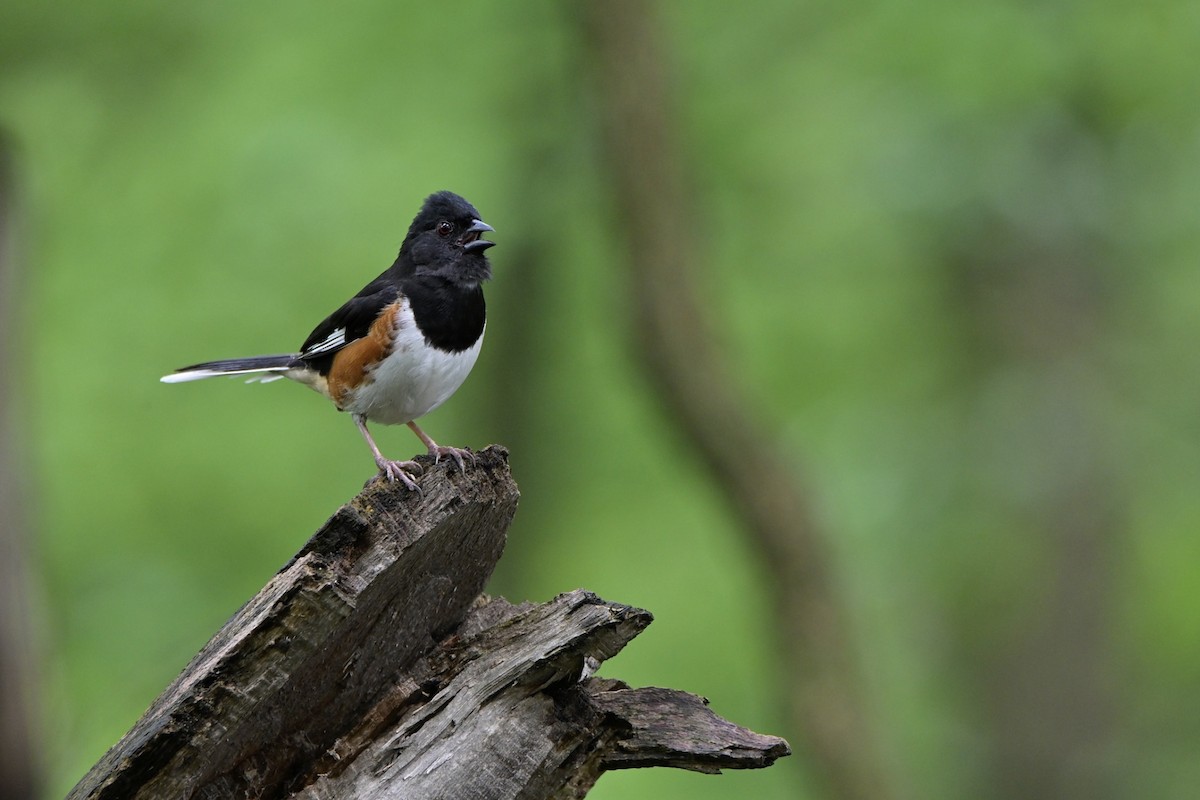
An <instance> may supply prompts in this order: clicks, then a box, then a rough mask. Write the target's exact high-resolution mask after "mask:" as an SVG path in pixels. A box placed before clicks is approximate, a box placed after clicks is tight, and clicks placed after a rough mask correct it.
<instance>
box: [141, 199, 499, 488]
mask: <svg viewBox="0 0 1200 800" xmlns="http://www.w3.org/2000/svg"><path fill="white" fill-rule="evenodd" d="M491 230H494V229H493V228H492V227H491V226H490V225H488V224H487V223H486V222H484V221H483V220H482V219H480V218H479V212H478V211H476V210H475V207H474V206H472V205H471V204H470V203H468V202H467V201H466V200H464V199H463V198H462V197H459V196H458V195H456V194H454V193H453V192H438V193H436V194H433V195H430V196H429V197H428V198H426V200H425V203H424V205H423V206H422V207H421V211H420V213H418V214H417V216H416V218H415V219H414V220H413V223H412V226H411V227H409V229H408V234H407V235H406V236H405V237H404V242H403V244H401V245H400V254H399V255H398V256H397V257H396V261H395V263H393V264H392V266H390V267H388V268H387V269H386V270H385V271H384V272H383V274H382V275H380V276H379V277H378V278H376V279H375V280H373V281H371V282H370V283H368V284H367V285H366V286H365V287H364V288H363V290H362V291H360V292H359V293H358V294H356V295H355V296H354V297H352V298H350V300H348V301H347V302H346V304H345V305H343V306H342V307H341V308H339V309H338V310H337V311H334V312H333V313H332V314H330V315H329V316H328V317H326V318H325V319H324V321H322V322H321V324H320V325H318V326H317V327H316V328H314V329H313V332H312V333H310V334H309V335H308V338H307V339H306V340H305V341H304V344H303V345H301V347H300V352H299V353H285V354H280V355H273V356H252V357H250V358H232V359H227V360H224V361H208V362H205V363H203V364H193V365H192V366H190V367H182V368H181V369H177V370H175V372H173V373H171V374H170V375H165V376H163V378H162V381H163V382H164V383H182V382H184V381H194V380H199V379H201V378H211V377H214V376H216V375H246V374H248V375H253V376H254V377H252V378H251V381H254V380H260V381H262V382H264V383H266V382H269V381H273V380H278V379H279V378H290V379H291V380H294V381H296V382H297V383H302V384H304V385H305V386H308V387H311V388H312V389H315V390H316V391H318V392H320V393H321V394H323V395H325V396H326V397H328V398H329V399H330V400H332V401H333V404H334V405H335V406H337V409H338V410H339V411H348V412H349V413H350V416H351V417H352V418H353V419H354V423H355V424H356V425H357V426H358V429H359V430H360V431H361V432H362V435H363V438H364V439H366V440H367V445H368V446H369V447H370V448H371V454H372V455H373V456H374V457H375V464H376V465H377V466H378V467H379V470H380V472H381V473H382V474H383V475H385V476H386V477H387V479H388V480H389V481H400V482H401V483H403V484H404V485H405V486H407V487H408V488H409V489H414V490H415V489H416V488H417V484H416V483H415V482H414V480H413V476H414V474H420V472H421V467H420V465H419V464H417V463H416V462H415V461H392V460H390V459H387V458H384V456H383V454H382V453H380V452H379V446H378V445H376V444H375V440H374V439H373V438H371V433H370V431H368V430H367V421H368V420H370V421H371V422H378V423H380V424H383V425H398V424H400V423H405V424H407V425H408V427H410V428H412V431H413V433H415V434H416V435H417V436H418V437H419V438H420V440H421V441H422V442H423V443H424V444H425V447H427V448H428V449H429V453H430V455H432V456H433V457H434V461H435V462H436V461H439V460H441V458H442V457H443V456H448V457H450V458H452V459H454V461H455V463H456V464H458V468H459V469H460V470H462V469H464V466H463V459H464V458H466V459H469V460H470V461H471V462H472V463H474V460H475V457H474V455H472V453H471V451H470V450H465V449H462V448H458V447H444V446H442V445H439V444H438V443H437V442H435V441H433V439H431V438H429V436H428V435H426V433H425V432H424V431H423V430H421V429H420V428H419V427H418V426H417V423H416V422H415V420H416V419H417V418H419V417H421V416H424V415H425V414H428V413H429V412H430V411H433V410H434V409H435V408H437V407H438V406H440V405H441V404H442V403H444V402H446V400H447V399H449V397H450V395H452V394H454V392H455V390H457V389H458V387H459V386H461V385H462V382H463V380H465V379H466V377H467V373H469V372H470V371H471V367H473V366H474V365H475V359H476V358H477V357H478V356H479V348H480V345H482V344H483V332H484V328H485V325H486V313H485V307H484V302H483V288H482V284H483V282H484V281H486V280H487V279H489V278H490V277H491V276H492V271H491V266H490V265H489V264H488V260H487V257H486V256H485V255H484V251H485V250H487V249H488V248H489V247H491V246H492V245H493V244H495V242H491V241H488V240H487V239H483V238H481V237H482V235H483V234H484V233H486V232H487V231H491Z"/></svg>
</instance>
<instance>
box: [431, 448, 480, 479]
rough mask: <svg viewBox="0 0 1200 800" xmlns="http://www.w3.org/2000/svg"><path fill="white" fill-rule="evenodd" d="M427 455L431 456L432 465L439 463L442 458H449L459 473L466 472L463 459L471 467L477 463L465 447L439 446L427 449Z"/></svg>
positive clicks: (472, 454)
mask: <svg viewBox="0 0 1200 800" xmlns="http://www.w3.org/2000/svg"><path fill="white" fill-rule="evenodd" d="M429 455H431V456H433V463H435V464H438V463H441V460H442V456H449V457H450V458H452V459H453V460H454V463H455V464H457V465H458V471H459V472H466V471H467V468H466V465H465V463H464V459H465V460H466V461H470V462H471V466H472V467H473V466H475V464H476V463H477V461H476V458H475V454H474V453H472V452H471V451H470V450H468V449H466V448H465V447H446V446H444V445H440V444H439V445H437V446H436V447H431V448H429Z"/></svg>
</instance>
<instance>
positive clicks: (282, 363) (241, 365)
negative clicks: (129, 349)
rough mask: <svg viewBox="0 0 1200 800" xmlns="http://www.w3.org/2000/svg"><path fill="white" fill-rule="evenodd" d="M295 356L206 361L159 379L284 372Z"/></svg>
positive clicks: (181, 380)
mask: <svg viewBox="0 0 1200 800" xmlns="http://www.w3.org/2000/svg"><path fill="white" fill-rule="evenodd" d="M297 358H298V356H297V355H296V354H295V353H281V354H280V355H277V356H251V357H250V358H228V359H225V360H224V361H206V362H204V363H203V364H193V365H192V366H190V367H180V368H179V369H177V370H175V371H174V372H172V373H171V374H170V375H164V376H163V377H162V378H161V379H160V380H162V382H163V383H183V382H184V381H198V380H200V379H201V378H212V377H214V376H216V375H244V374H246V373H254V372H285V371H287V370H288V369H291V368H292V366H294V365H297Z"/></svg>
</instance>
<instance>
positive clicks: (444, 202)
mask: <svg viewBox="0 0 1200 800" xmlns="http://www.w3.org/2000/svg"><path fill="white" fill-rule="evenodd" d="M490 230H492V226H491V225H488V224H487V223H486V222H484V221H483V220H482V219H480V218H479V212H478V211H476V210H475V206H473V205H471V204H470V203H468V202H467V201H466V200H464V199H463V198H462V197H459V196H458V195H456V194H454V192H437V193H436V194H431V195H429V197H427V198H425V204H424V205H423V206H421V211H420V213H418V214H417V216H416V219H414V220H413V223H412V225H411V226H410V227H409V229H408V235H407V236H405V237H404V244H402V245H401V246H400V257H399V259H397V265H398V266H400V268H401V269H402V270H403V271H404V272H405V273H407V274H410V275H431V274H432V275H439V276H441V277H444V278H446V279H448V280H451V281H454V282H455V283H458V284H460V285H464V286H471V285H475V286H478V285H479V284H480V283H482V282H483V281H486V280H487V279H488V278H490V277H492V268H491V266H490V265H489V264H488V260H487V258H486V257H485V256H484V251H485V250H487V249H488V248H489V247H491V246H492V245H494V244H495V242H489V241H488V240H486V239H483V238H481V237H482V236H483V234H484V233H486V232H487V231H490Z"/></svg>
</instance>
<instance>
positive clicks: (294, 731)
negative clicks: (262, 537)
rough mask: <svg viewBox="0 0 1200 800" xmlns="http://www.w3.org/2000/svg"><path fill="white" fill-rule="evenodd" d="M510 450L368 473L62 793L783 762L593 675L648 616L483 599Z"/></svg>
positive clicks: (574, 790) (508, 787) (342, 791)
mask: <svg viewBox="0 0 1200 800" xmlns="http://www.w3.org/2000/svg"><path fill="white" fill-rule="evenodd" d="M507 455H508V454H507V452H506V451H505V450H504V449H503V448H500V447H495V446H493V447H490V448H488V449H487V450H484V451H483V452H481V453H480V454H479V463H478V465H477V466H475V467H474V468H471V469H469V470H468V471H467V473H466V474H465V475H464V474H461V473H459V472H458V471H457V470H456V469H450V468H448V467H447V465H445V464H443V465H440V466H437V467H434V466H433V465H432V463H430V462H428V461H427V462H425V463H426V465H427V471H426V474H425V475H424V477H423V478H422V480H421V489H422V494H420V495H417V494H415V493H410V492H408V491H406V490H405V489H404V488H402V487H399V486H393V485H389V484H387V483H385V482H383V481H379V480H373V481H371V482H370V483H369V484H368V485H367V487H366V488H365V489H364V490H363V492H362V493H361V494H359V495H358V496H357V497H355V498H354V499H353V500H352V501H351V502H350V503H348V504H347V505H345V506H343V507H342V508H341V509H339V510H338V512H337V513H336V514H334V515H333V517H331V518H330V519H329V521H328V522H326V523H325V525H324V526H323V527H322V528H321V529H320V530H319V531H317V533H316V534H315V535H314V536H313V537H312V539H311V540H310V541H309V542H308V544H306V545H305V546H304V548H303V549H302V550H301V551H300V552H299V553H298V554H297V555H296V556H295V558H293V559H292V560H291V561H290V562H289V563H288V564H287V565H286V566H284V568H283V569H282V570H280V571H279V573H278V574H277V575H275V577H273V578H272V579H271V580H270V582H268V583H267V585H266V586H265V587H263V589H262V590H261V591H260V592H259V593H258V594H257V595H256V596H255V597H254V598H252V599H251V600H250V601H249V602H248V603H246V605H244V606H243V607H242V608H241V609H240V610H239V611H238V612H237V614H236V615H234V617H233V618H232V619H231V620H230V621H229V622H228V623H226V624H225V626H224V627H223V628H222V629H221V630H220V631H218V632H217V634H216V635H215V636H214V637H213V638H212V640H211V641H209V643H208V644H207V645H205V647H204V649H203V650H201V651H200V653H199V654H198V655H197V656H196V657H195V658H194V659H192V662H191V663H190V664H188V666H187V668H186V669H184V671H183V673H182V674H181V675H180V676H179V677H178V678H177V679H176V680H175V682H174V683H172V684H171V685H170V686H169V687H168V688H167V689H166V691H164V692H163V693H162V695H161V696H160V697H159V698H158V699H157V700H156V701H155V702H154V704H153V705H152V706H151V707H150V709H149V710H148V711H147V712H146V714H145V715H144V716H143V717H142V718H141V720H139V721H138V722H137V724H136V725H134V727H133V729H132V730H130V731H129V733H127V734H126V735H125V736H124V737H123V738H122V739H121V740H120V741H119V742H118V743H117V744H116V745H115V746H114V747H113V748H112V749H111V750H109V752H108V753H107V754H106V755H105V756H104V757H103V758H102V759H101V760H100V762H99V763H97V764H96V766H95V767H93V769H92V770H91V772H89V773H88V774H87V775H86V776H85V777H84V778H83V780H81V781H80V782H79V784H78V785H77V786H76V787H75V788H74V789H73V790H72V792H71V794H70V795H69V798H71V799H78V800H83V798H88V799H89V800H101V799H104V800H118V798H120V799H121V800H125V799H126V798H231V797H253V798H305V799H310V800H318V798H319V799H320V800H332V799H333V798H338V799H339V800H341V799H343V798H359V797H372V798H384V797H396V798H400V797H403V798H481V799H482V798H488V799H493V798H494V799H495V800H501V799H502V798H517V797H520V798H571V797H582V796H583V795H585V794H586V793H587V791H588V790H589V789H590V788H591V786H592V785H593V784H594V783H595V782H596V780H597V778H598V777H599V776H600V774H601V773H603V772H604V771H606V770H610V769H623V768H628V767H648V766H671V767H681V768H684V769H692V770H699V771H703V772H717V771H719V770H720V769H722V768H732V769H738V768H749V767H764V766H768V765H769V764H771V763H772V762H774V761H775V759H777V758H779V757H780V756H784V755H788V754H789V752H790V750H789V748H788V745H787V743H786V742H785V741H784V740H782V739H779V738H777V737H772V736H762V735H759V734H756V733H752V732H750V731H748V730H745V729H743V728H739V727H738V726H736V725H734V724H732V723H730V722H727V721H725V720H723V719H721V718H720V717H718V716H716V715H715V714H713V713H712V712H711V711H709V710H708V708H707V706H706V704H705V701H704V700H702V699H701V698H698V697H695V696H694V695H690V694H687V693H685V692H680V691H675V690H670V689H657V688H645V689H631V688H629V687H627V686H626V685H624V684H623V683H621V682H619V681H613V680H601V679H596V678H591V677H590V675H591V673H592V671H594V669H595V667H596V666H597V665H598V664H599V663H600V662H602V661H604V660H605V659H608V658H610V657H612V656H613V655H615V654H616V653H617V652H618V651H620V649H621V648H622V647H624V646H625V644H626V643H628V642H629V641H630V640H631V639H632V638H633V637H634V636H636V635H637V634H638V633H640V632H641V631H642V630H643V629H644V628H645V627H646V626H647V625H649V624H650V621H651V619H652V617H651V615H650V614H649V612H646V611H643V610H641V609H638V608H633V607H630V606H624V605H618V604H615V603H608V602H605V601H604V600H601V599H600V598H598V597H596V596H595V595H593V594H591V593H589V592H586V591H582V590H577V591H574V592H569V593H567V594H563V595H560V596H558V597H556V598H555V599H553V600H551V601H550V602H548V603H543V604H541V605H535V604H523V605H519V606H514V605H512V604H510V603H509V602H507V601H506V600H504V599H503V598H489V597H487V596H486V595H481V594H480V592H481V591H482V590H483V587H484V584H485V583H486V582H487V579H488V577H489V576H490V575H491V573H492V569H493V568H494V567H495V565H496V562H497V561H498V560H499V558H500V554H501V552H502V550H503V548H504V542H505V532H506V530H507V528H508V525H509V523H510V522H511V521H512V518H513V514H514V513H515V512H516V507H517V499H518V497H519V495H518V492H517V487H516V484H515V483H514V482H513V480H512V476H511V475H510V474H509V471H508V462H507Z"/></svg>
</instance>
